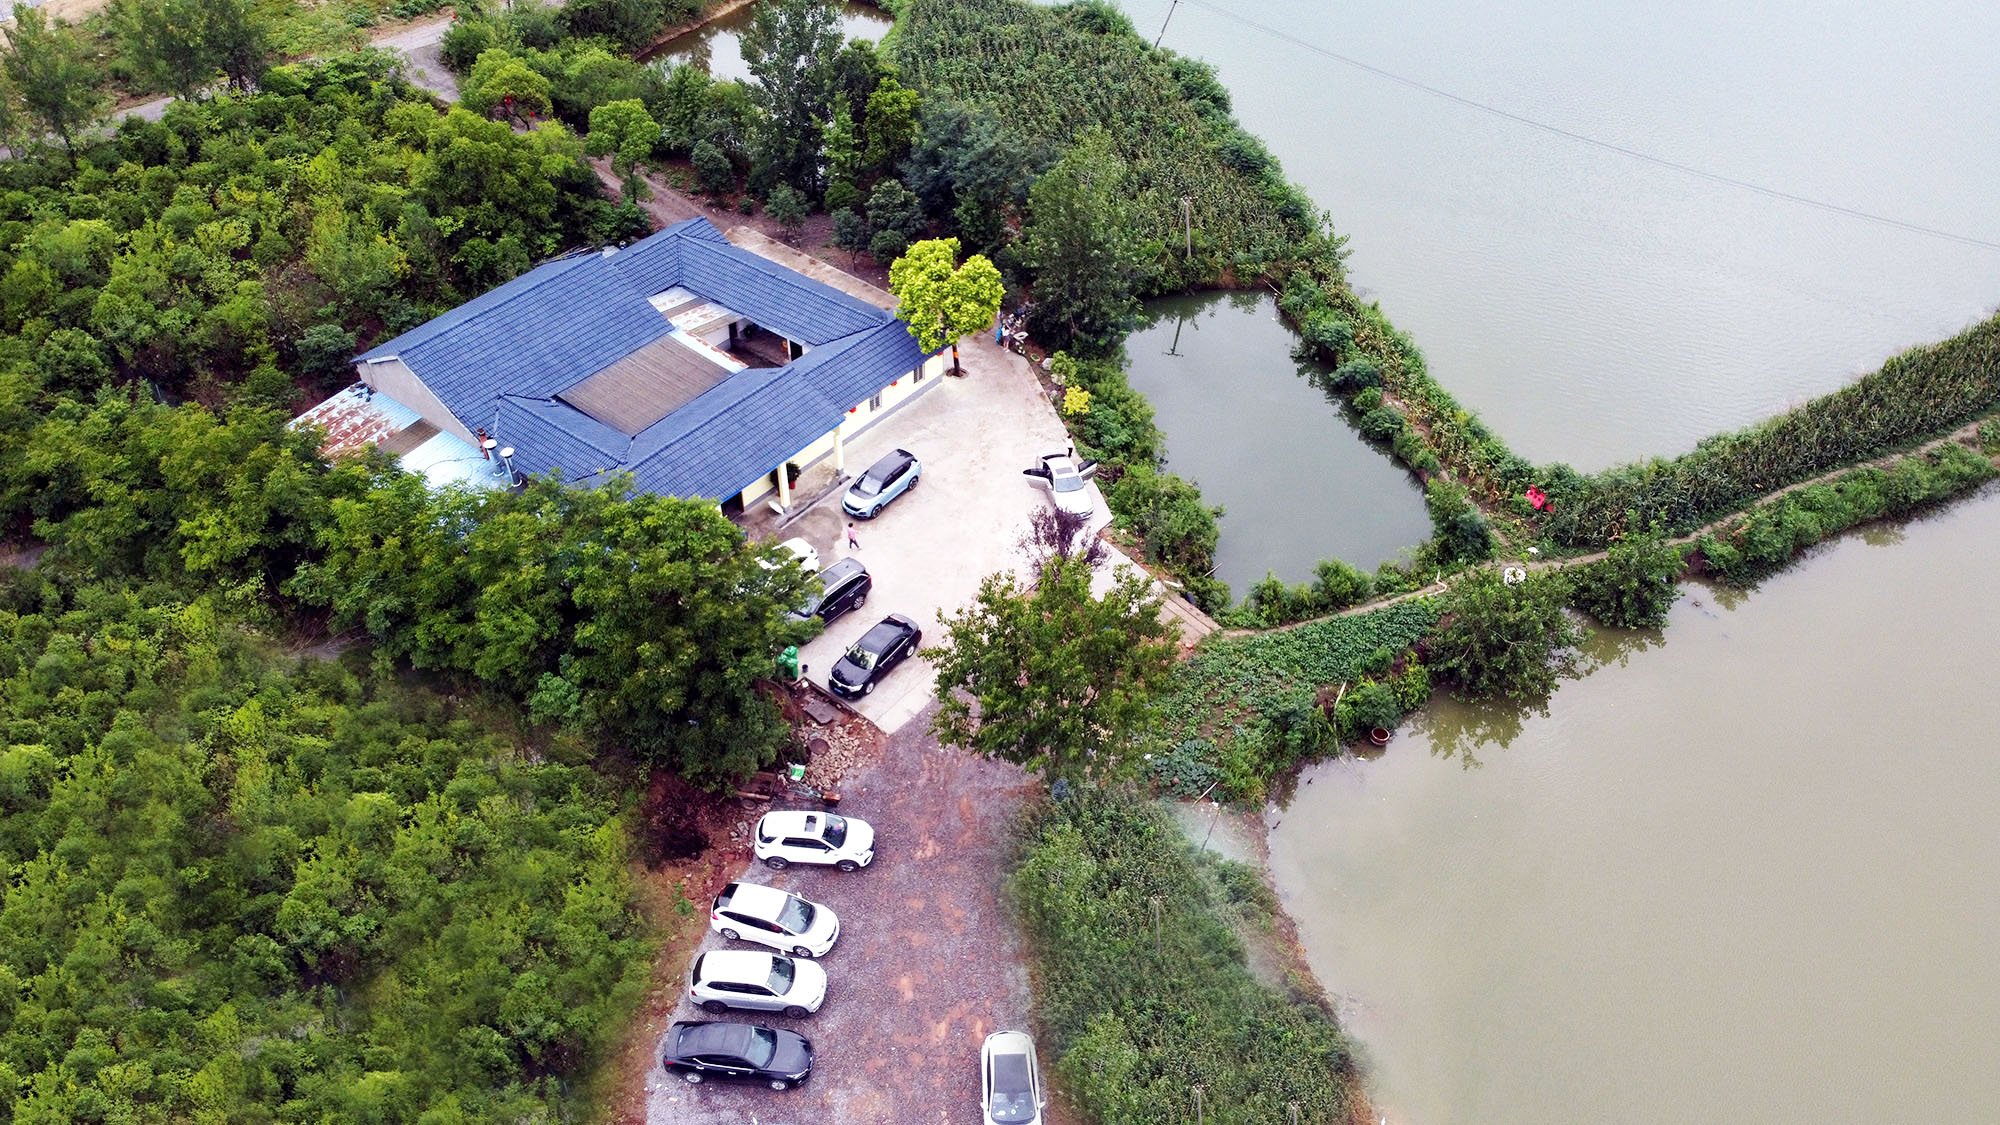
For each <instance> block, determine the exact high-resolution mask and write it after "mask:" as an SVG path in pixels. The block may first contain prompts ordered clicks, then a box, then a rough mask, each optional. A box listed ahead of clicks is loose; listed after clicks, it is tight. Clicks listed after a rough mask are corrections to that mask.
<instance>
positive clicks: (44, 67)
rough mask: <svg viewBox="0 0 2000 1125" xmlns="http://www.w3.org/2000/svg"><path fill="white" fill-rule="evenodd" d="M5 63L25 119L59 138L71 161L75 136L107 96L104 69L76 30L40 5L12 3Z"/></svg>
mask: <svg viewBox="0 0 2000 1125" xmlns="http://www.w3.org/2000/svg"><path fill="white" fill-rule="evenodd" d="M7 39H8V48H9V49H8V51H7V52H6V58H5V62H4V69H5V71H6V74H7V79H8V81H9V82H11V83H12V84H13V87H14V90H15V92H16V94H18V95H19V97H20V99H21V106H22V108H23V109H25V110H26V111H27V115H28V119H29V120H30V121H31V122H33V123H34V124H35V125H37V126H39V127H40V128H42V129H44V130H47V131H48V132H51V133H54V134H55V135H56V136H57V137H59V138H61V140H62V143H63V150H64V151H65V152H67V153H68V154H69V158H70V163H72V164H74V163H75V162H76V135H77V134H78V133H79V132H81V131H82V130H84V129H86V128H88V127H89V126H91V125H94V124H96V123H97V120H98V118H99V117H100V116H101V115H102V114H103V111H104V107H105V104H106V102H107V101H108V99H107V98H106V97H105V95H104V93H103V91H102V89H101V88H100V87H101V85H102V83H103V77H104V76H103V74H102V73H101V72H100V71H99V70H98V68H97V66H96V65H95V64H94V63H92V62H91V61H90V55H89V48H88V47H86V46H85V45H84V43H83V40H82V39H81V38H79V37H78V36H77V34H76V29H75V28H73V27H71V26H70V25H69V24H68V23H66V22H64V21H62V20H56V21H54V22H51V21H50V20H49V18H48V16H47V15H46V14H44V13H43V12H42V10H41V9H39V8H30V7H28V6H27V5H25V4H15V5H14V26H13V28H12V29H11V30H10V31H9V32H8V33H7Z"/></svg>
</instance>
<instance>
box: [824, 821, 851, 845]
mask: <svg viewBox="0 0 2000 1125" xmlns="http://www.w3.org/2000/svg"><path fill="white" fill-rule="evenodd" d="M820 839H822V840H825V841H826V842H827V843H829V844H832V845H833V846H834V847H836V848H837V847H839V846H840V845H842V844H844V843H846V842H847V818H846V817H839V816H829V817H827V818H826V830H825V831H823V832H821V833H820Z"/></svg>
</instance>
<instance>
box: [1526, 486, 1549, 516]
mask: <svg viewBox="0 0 2000 1125" xmlns="http://www.w3.org/2000/svg"><path fill="white" fill-rule="evenodd" d="M1528 503H1530V504H1533V505H1534V506H1535V510H1536V511H1537V512H1539V511H1541V510H1542V509H1544V508H1546V507H1548V506H1549V494H1548V493H1546V492H1543V491H1542V490H1541V489H1540V488H1537V487H1535V486H1534V485H1532V484H1531V485H1529V486H1528Z"/></svg>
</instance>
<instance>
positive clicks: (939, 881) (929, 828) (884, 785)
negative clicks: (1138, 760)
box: [646, 715, 1056, 1125]
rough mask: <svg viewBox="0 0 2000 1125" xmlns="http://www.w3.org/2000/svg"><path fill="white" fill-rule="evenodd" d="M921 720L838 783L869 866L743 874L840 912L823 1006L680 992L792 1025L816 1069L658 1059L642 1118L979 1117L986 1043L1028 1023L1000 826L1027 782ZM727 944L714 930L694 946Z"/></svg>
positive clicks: (877, 1121)
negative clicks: (698, 1066) (672, 1065)
mask: <svg viewBox="0 0 2000 1125" xmlns="http://www.w3.org/2000/svg"><path fill="white" fill-rule="evenodd" d="M929 725H930V724H929V721H928V715H926V716H924V717H922V721H918V722H912V723H910V724H908V725H907V726H906V727H904V728H903V730H902V731H900V732H899V733H897V734H896V735H894V736H893V737H892V738H891V739H890V742H889V745H888V747H887V749H885V750H884V751H883V752H882V755H881V757H880V758H879V759H878V760H877V761H875V762H874V763H872V764H870V765H867V766H864V767H863V768H862V769H860V770H858V771H857V772H856V773H854V774H853V775H851V776H850V777H849V778H848V780H847V782H846V784H845V785H844V787H843V792H844V796H845V800H844V801H843V802H842V804H841V806H840V811H841V812H843V813H849V814H852V815H855V816H859V817H863V818H865V819H867V820H868V821H870V822H871V823H873V824H874V825H875V828H876V831H877V833H878V836H877V840H878V843H877V858H876V860H875V863H874V865H873V866H872V867H870V868H869V869H867V870H865V871H860V872H856V873H855V874H852V875H842V874H840V873H839V872H835V871H830V870H808V869H802V868H796V867H795V868H792V869H790V870H787V871H784V872H776V871H769V870H766V869H765V868H763V867H762V866H757V867H753V868H752V869H750V870H749V871H748V872H746V873H745V875H744V876H743V877H744V878H745V879H746V880H748V881H751V882H758V883H768V884H770V885H772V886H777V887H783V888H785V889H787V890H791V891H794V892H796V893H798V894H801V895H803V896H805V897H806V898H808V899H811V900H813V901H815V902H822V903H825V904H826V905H828V906H831V907H832V908H833V909H834V911H835V912H836V913H838V914H839V915H840V919H841V937H840V943H839V945H837V946H836V947H835V948H834V950H833V952H832V953H831V954H829V955H828V956H827V957H826V960H825V964H826V970H827V976H828V977H829V990H828V999H827V1002H826V1006H825V1007H824V1008H823V1009H821V1010H820V1012H819V1013H818V1014H817V1015H814V1016H811V1017H808V1018H807V1019H803V1020H786V1019H784V1018H782V1017H777V1018H771V1017H764V1016H755V1017H752V1016H748V1015H735V1014H732V1015H731V1016H727V1017H708V1016H705V1015H703V1013H701V1012H700V1011H699V1010H697V1009H695V1008H694V1007H692V1006H691V1005H689V1004H687V1003H686V1002H685V1000H683V1002H682V1004H681V1006H680V1010H679V1011H678V1012H677V1014H676V1017H675V1018H677V1019H706V1018H752V1019H756V1020H757V1021H758V1022H768V1023H770V1024H771V1025H772V1026H778V1027H794V1028H796V1029H797V1030H798V1031H800V1032H801V1033H803V1034H804V1035H806V1036H807V1037H808V1038H810V1039H811V1040H812V1041H813V1047H814V1050H815V1051H816V1053H817V1055H818V1058H817V1062H816V1066H815V1070H814V1074H813V1077H812V1080H811V1081H809V1082H807V1083H806V1084H805V1085H804V1086H803V1087H802V1088H800V1089H797V1090H791V1091H786V1092H783V1093H779V1092H774V1091H772V1090H768V1089H764V1088H762V1087H757V1086H736V1087H731V1086H724V1085H718V1084H714V1083H704V1084H702V1085H700V1086H691V1085H688V1084H686V1083H684V1082H682V1081H680V1080H679V1079H678V1078H673V1077H670V1076H669V1075H667V1073H666V1072H665V1071H664V1070H662V1069H661V1068H660V1067H659V1066H658V1065H657V1063H656V1064H655V1065H654V1067H653V1069H652V1071H651V1072H650V1073H649V1074H648V1075H647V1079H646V1087H647V1089H646V1120H647V1122H648V1125H742V1123H743V1122H746V1121H750V1120H752V1119H753V1115H754V1119H755V1120H760V1121H798V1122H804V1121H814V1122H821V1123H824V1125H905V1123H914V1122H966V1123H972V1122H977V1121H978V1120H979V1109H978V1099H979V1064H978V1060H979V1045H980V1043H981V1042H982V1041H983V1040H984V1039H985V1037H986V1035H987V1034H988V1033H989V1032H992V1031H995V1030H998V1029H1002V1028H1025V1027H1026V1026H1027V1015H1028V979H1027V970H1026V968H1025V962H1024V960H1023V951H1022V948H1021V943H1020V940H1019V938H1018V937H1017V936H1016V934H1015V932H1014V928H1013V924H1012V921H1011V918H1010V917H1009V915H1008V913H1007V910H1006V907H1005V906H1004V905H1003V904H1002V903H1001V898H1000V895H1001V875H1002V871H1003V869H1004V867H1005V860H1006V848H1007V842H1008V837H1009V832H1010V829H1011V826H1012V824H1013V821H1014V818H1015V816H1016V815H1017V813H1018V811H1019V809H1020V807H1021V803H1022V801H1024V800H1025V799H1027V797H1028V796H1029V794H1031V793H1032V792H1033V791H1034V790H1035V787H1036V783H1034V782H1032V781H1030V780H1029V779H1028V778H1027V777H1025V776H1024V775H1023V774H1022V773H1021V771H1020V770H1018V769H1015V768H1014V767H1012V766H1009V765H1005V764H1002V763H998V762H992V761H987V760H985V759H981V758H974V757H971V756H970V755H967V754H964V753H962V752H959V751H956V750H945V749H942V748H940V747H939V746H938V744H937V742H936V740H935V739H933V738H931V737H930V735H929V734H927V733H925V732H926V730H927V729H928V727H929ZM701 906H702V907H703V908H704V909H705V908H706V906H707V904H706V903H703V904H701ZM723 944H724V943H723V942H722V941H721V939H720V938H718V937H716V936H715V935H713V934H710V935H709V937H708V939H707V940H706V941H705V942H704V943H703V946H702V948H703V949H713V948H721V947H722V946H723ZM742 948H754V947H751V946H742ZM656 1058H657V1052H656ZM1051 1108H1052V1109H1053V1108H1056V1107H1051ZM1051 1120H1055V1119H1054V1118H1051Z"/></svg>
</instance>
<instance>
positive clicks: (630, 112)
mask: <svg viewBox="0 0 2000 1125" xmlns="http://www.w3.org/2000/svg"><path fill="white" fill-rule="evenodd" d="M659 142H660V126H659V123H658V122H656V121H654V120H653V115H652V114H650V113H647V112H646V106H645V104H644V103H643V102H640V101H639V100H638V99H636V98H632V99H627V100H625V101H616V102H607V103H606V104H604V105H601V106H598V107H597V108H596V109H593V110H591V111H590V134H589V135H588V136H586V137H585V138H584V144H585V146H586V147H587V149H588V150H589V152H590V154H591V155H592V156H604V155H606V154H609V155H610V157H611V169H612V171H614V172H616V173H618V175H619V176H620V177H621V178H622V179H623V180H624V186H625V199H626V201H627V202H631V201H634V200H640V199H644V198H646V195H647V191H646V169H645V164H646V161H647V160H649V159H651V158H652V155H653V146H655V145H657V144H659Z"/></svg>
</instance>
